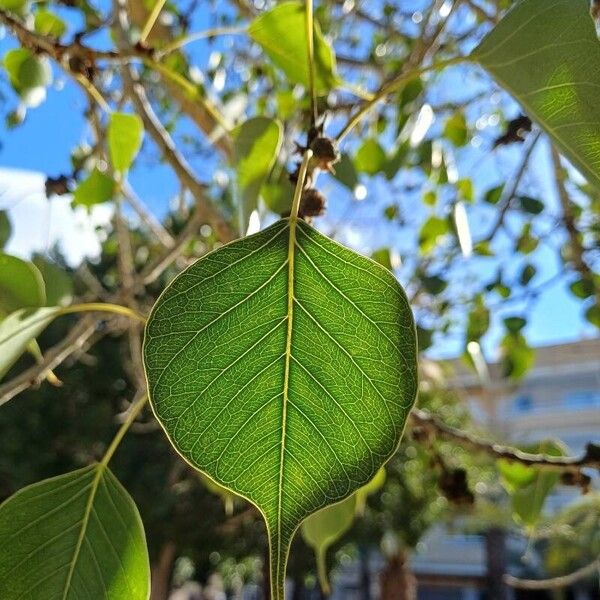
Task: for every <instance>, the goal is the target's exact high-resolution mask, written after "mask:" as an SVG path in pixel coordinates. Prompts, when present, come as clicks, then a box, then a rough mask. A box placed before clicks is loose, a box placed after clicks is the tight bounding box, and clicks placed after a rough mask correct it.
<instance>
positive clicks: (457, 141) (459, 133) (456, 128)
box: [444, 111, 469, 146]
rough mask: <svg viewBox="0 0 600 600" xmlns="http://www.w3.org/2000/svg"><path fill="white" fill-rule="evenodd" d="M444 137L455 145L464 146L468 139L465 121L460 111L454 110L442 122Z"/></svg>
mask: <svg viewBox="0 0 600 600" xmlns="http://www.w3.org/2000/svg"><path fill="white" fill-rule="evenodd" d="M444 137H446V138H448V139H449V140H450V141H451V142H452V143H453V144H454V145H455V146H464V145H465V144H466V143H467V141H468V139H469V131H468V129H467V121H466V119H465V115H464V113H463V112H461V111H457V112H455V113H454V114H453V115H452V116H451V117H450V118H449V119H448V120H447V121H446V123H445V124H444Z"/></svg>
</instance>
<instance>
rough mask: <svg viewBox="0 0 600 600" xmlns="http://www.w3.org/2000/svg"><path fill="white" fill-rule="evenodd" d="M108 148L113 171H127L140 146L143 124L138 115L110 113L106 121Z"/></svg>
mask: <svg viewBox="0 0 600 600" xmlns="http://www.w3.org/2000/svg"><path fill="white" fill-rule="evenodd" d="M107 137H108V150H109V154H110V161H111V163H112V166H113V167H114V169H115V171H119V172H121V173H123V172H125V171H127V170H128V169H129V167H130V166H131V163H132V162H133V160H134V159H135V157H136V156H137V153H138V152H139V150H140V147H141V146H142V139H143V137H144V124H143V123H142V119H141V118H140V117H139V116H138V115H132V114H127V113H112V114H111V115H110V121H109V123H108V133H107Z"/></svg>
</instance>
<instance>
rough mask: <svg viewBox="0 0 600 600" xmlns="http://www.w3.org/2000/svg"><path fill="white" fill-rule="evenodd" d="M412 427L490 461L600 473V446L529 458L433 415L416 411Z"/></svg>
mask: <svg viewBox="0 0 600 600" xmlns="http://www.w3.org/2000/svg"><path fill="white" fill-rule="evenodd" d="M410 416H411V419H412V421H413V423H415V424H416V425H420V426H422V427H427V428H430V429H433V430H434V431H436V432H437V433H438V434H439V435H441V436H442V437H445V438H449V439H451V440H454V441H456V442H458V443H460V444H461V445H463V446H468V447H470V448H474V449H475V450H480V451H482V452H485V453H487V454H489V455H490V456H492V457H493V458H496V459H499V458H502V459H505V460H510V461H513V462H518V463H521V464H523V465H527V466H529V467H545V468H550V469H563V470H571V469H580V468H582V467H590V468H595V469H600V446H598V445H597V444H594V443H592V442H590V443H588V445H587V447H586V451H585V452H584V454H582V455H581V456H548V455H546V454H531V453H529V452H522V451H521V450H519V449H517V448H512V447H510V446H503V445H502V444H496V443H494V442H490V441H488V440H484V439H482V438H480V437H477V436H475V435H473V434H471V433H469V432H467V431H463V430H462V429H457V428H456V427H452V426H451V425H448V424H447V423H445V422H444V421H442V419H440V418H439V417H437V416H436V415H434V414H432V413H430V412H427V411H425V410H422V409H419V408H415V409H413V410H412V412H411V413H410Z"/></svg>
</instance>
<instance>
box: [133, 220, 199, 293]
mask: <svg viewBox="0 0 600 600" xmlns="http://www.w3.org/2000/svg"><path fill="white" fill-rule="evenodd" d="M201 216H202V215H201V213H200V211H198V210H196V211H195V212H194V213H193V214H192V216H191V217H190V218H189V219H188V222H187V223H186V225H185V227H184V228H183V231H182V232H181V233H180V234H179V235H178V236H177V239H176V240H175V243H174V245H173V247H172V248H170V249H169V250H168V251H167V252H165V253H164V254H163V255H162V256H159V257H158V258H157V259H156V260H155V261H154V262H152V263H150V264H149V265H147V266H146V267H145V268H144V269H143V271H142V272H141V273H140V278H141V280H142V283H143V284H144V285H150V284H151V283H153V282H154V281H156V280H157V279H158V278H159V277H160V276H161V275H162V274H163V273H164V272H165V270H166V269H167V268H168V267H169V265H171V264H172V263H173V262H174V261H175V260H177V258H179V256H181V252H182V250H183V248H184V246H185V245H186V244H187V243H188V242H189V241H190V239H191V238H192V237H193V236H194V235H196V233H197V231H198V228H199V227H200V225H201V224H202V218H201Z"/></svg>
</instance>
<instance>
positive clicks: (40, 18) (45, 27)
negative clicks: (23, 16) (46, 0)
mask: <svg viewBox="0 0 600 600" xmlns="http://www.w3.org/2000/svg"><path fill="white" fill-rule="evenodd" d="M33 24H34V27H35V30H36V31H37V32H38V33H41V34H42V35H49V36H51V37H55V38H59V37H61V36H62V35H64V34H65V33H66V31H67V24H66V23H65V22H64V21H63V20H62V19H61V18H60V17H58V16H57V15H55V14H54V13H52V12H50V11H49V10H46V9H44V8H40V9H39V10H38V11H37V12H36V13H35V19H34V21H33Z"/></svg>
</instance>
